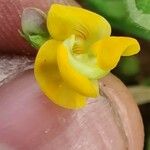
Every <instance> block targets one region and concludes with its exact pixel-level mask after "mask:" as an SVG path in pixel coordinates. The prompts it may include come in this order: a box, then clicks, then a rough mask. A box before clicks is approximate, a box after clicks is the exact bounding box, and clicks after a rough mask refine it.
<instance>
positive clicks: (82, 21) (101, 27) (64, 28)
mask: <svg viewBox="0 0 150 150" xmlns="http://www.w3.org/2000/svg"><path fill="white" fill-rule="evenodd" d="M47 27H48V30H49V32H50V35H51V36H52V37H53V38H54V39H57V40H65V39H66V38H68V37H70V36H71V35H72V34H75V35H76V36H77V37H79V38H81V39H84V40H88V41H89V42H91V41H96V40H98V39H101V38H102V37H107V36H109V35H110V33H111V27H110V25H109V23H108V22H107V20H106V19H105V18H103V17H102V16H100V15H98V14H95V13H94V12H90V11H88V10H85V9H82V8H79V7H73V6H65V5H59V4H53V5H52V6H51V8H50V10H49V12H48V18H47ZM89 42H87V43H88V44H89Z"/></svg>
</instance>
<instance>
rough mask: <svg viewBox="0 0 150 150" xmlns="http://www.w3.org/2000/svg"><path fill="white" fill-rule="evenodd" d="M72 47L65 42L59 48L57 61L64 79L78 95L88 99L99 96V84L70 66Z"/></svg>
mask: <svg viewBox="0 0 150 150" xmlns="http://www.w3.org/2000/svg"><path fill="white" fill-rule="evenodd" d="M67 42H68V41H67ZM70 46H71V45H70V43H66V41H65V42H63V43H62V44H61V45H60V46H59V48H58V52H57V61H58V67H59V70H60V74H61V76H62V78H63V79H64V81H65V82H66V83H67V84H68V85H69V86H70V87H71V88H73V89H74V90H75V91H77V92H78V93H80V94H82V95H84V96H87V97H96V96H98V95H99V88H98V83H97V82H96V81H91V80H89V79H88V78H87V77H86V76H84V75H82V74H81V73H80V72H79V71H77V70H76V69H75V68H74V67H73V66H72V65H71V64H70V61H69V53H68V51H69V49H70V48H71V47H72V46H71V47H70Z"/></svg>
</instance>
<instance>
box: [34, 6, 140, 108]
mask: <svg viewBox="0 0 150 150" xmlns="http://www.w3.org/2000/svg"><path fill="white" fill-rule="evenodd" d="M47 28H48V31H49V33H50V35H51V39H49V40H48V41H47V42H45V43H44V44H43V45H42V46H41V47H40V49H39V52H38V54H37V57H36V60H35V69H34V72H35V77H36V80H37V82H38V83H39V85H40V87H41V89H42V91H43V92H44V93H45V94H46V95H47V96H48V97H49V99H51V100H52V101H53V102H54V103H55V104H58V105H60V106H62V107H65V108H70V109H77V108H81V107H83V106H85V105H86V100H87V98H88V97H97V96H98V95H99V93H100V91H99V84H98V80H99V79H100V78H102V77H104V76H105V75H107V74H108V73H109V72H110V71H111V69H113V68H114V67H115V66H116V65H117V63H118V61H119V59H120V57H121V56H130V55H133V54H136V53H138V52H139V50H140V46H139V44H138V42H137V41H136V40H135V39H133V38H129V37H111V36H110V34H111V27H110V25H109V23H108V22H107V20H106V19H104V18H103V17H102V16H100V15H98V14H95V13H93V12H90V11H88V10H85V9H82V8H78V7H72V6H64V5H58V4H53V5H52V6H51V8H50V10H49V12H48V16H47Z"/></svg>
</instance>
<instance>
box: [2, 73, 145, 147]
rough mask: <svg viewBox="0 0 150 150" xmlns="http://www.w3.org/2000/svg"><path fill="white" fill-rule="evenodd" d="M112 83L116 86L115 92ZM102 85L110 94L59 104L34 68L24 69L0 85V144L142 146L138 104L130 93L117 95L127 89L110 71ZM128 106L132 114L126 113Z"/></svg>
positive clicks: (30, 145)
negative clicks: (80, 104)
mask: <svg viewBox="0 0 150 150" xmlns="http://www.w3.org/2000/svg"><path fill="white" fill-rule="evenodd" d="M107 78H108V79H107ZM110 80H111V81H110ZM110 82H111V83H110ZM116 82H117V84H116ZM112 83H114V84H116V87H115V89H116V88H117V87H118V86H119V88H120V89H118V88H117V89H118V90H117V94H116V93H114V92H116V91H113V90H115V89H114V87H113V85H112ZM101 87H102V88H104V87H105V91H104V90H103V89H102V90H103V93H104V94H105V95H107V96H108V97H109V94H110V95H111V96H110V98H111V100H110V99H109V98H104V97H101V98H98V99H99V100H90V101H89V104H88V105H87V107H85V108H83V109H81V110H76V111H75V110H68V109H63V108H61V107H59V106H56V105H55V104H53V103H52V102H51V101H49V100H48V99H47V98H46V97H45V96H44V94H43V93H42V92H41V91H40V89H39V87H38V86H37V83H36V81H35V79H34V76H33V71H32V70H30V71H26V72H25V73H23V74H22V75H21V76H19V77H18V78H16V79H15V80H13V81H11V82H9V83H7V84H5V85H3V86H2V87H1V88H0V146H1V145H5V146H7V147H10V148H12V149H15V150H20V149H21V150H27V149H28V150H47V149H50V150H60V148H61V150H74V149H75V150H88V149H92V150H99V149H106V150H107V149H108V150H109V149H111V150H113V149H114V150H125V149H129V150H133V149H136V150H142V147H143V126H142V122H141V117H140V114H139V111H138V109H137V106H136V105H135V104H134V102H130V101H132V98H131V97H130V96H126V97H124V96H123V97H120V96H121V95H122V94H121V93H122V92H124V94H128V92H127V91H126V88H125V86H124V85H123V84H122V83H121V82H120V81H119V80H118V79H116V78H115V77H114V76H112V75H110V76H107V77H106V78H105V79H104V80H103V81H102V82H101ZM106 88H108V89H106ZM109 91H113V93H111V92H109ZM118 93H120V94H118ZM114 97H115V98H114ZM120 98H121V99H120ZM126 98H127V99H126ZM116 99H117V100H118V102H117V101H116ZM120 101H121V102H120ZM126 101H128V102H126ZM113 104H115V106H113ZM130 104H131V105H130ZM127 108H128V110H129V114H130V113H131V114H136V115H135V118H132V117H130V116H129V114H128V113H126V111H127ZM120 110H122V112H121V111H120ZM124 117H125V118H124ZM123 118H124V119H123ZM131 119H132V120H131ZM136 124H138V126H137V125H136ZM132 130H134V132H132ZM135 131H136V132H137V133H135ZM130 132H132V133H133V134H136V136H135V135H133V134H132V133H131V134H130ZM129 140H131V141H132V142H130V141H129ZM135 144H138V146H137V145H135Z"/></svg>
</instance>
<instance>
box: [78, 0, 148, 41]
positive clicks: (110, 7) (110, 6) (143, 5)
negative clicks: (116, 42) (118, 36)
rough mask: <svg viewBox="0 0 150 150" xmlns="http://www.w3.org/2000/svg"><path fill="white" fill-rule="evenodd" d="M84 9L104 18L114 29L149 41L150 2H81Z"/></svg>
mask: <svg viewBox="0 0 150 150" xmlns="http://www.w3.org/2000/svg"><path fill="white" fill-rule="evenodd" d="M79 2H80V3H81V4H82V5H83V6H84V7H86V8H88V9H91V10H93V11H95V12H96V13H99V14H100V15H102V16H104V17H105V18H106V19H107V20H108V21H109V22H110V23H111V25H112V27H113V28H114V29H119V30H121V31H124V32H126V33H128V34H133V35H135V36H138V37H140V38H143V39H147V40H150V0H106V1H104V0H82V1H79Z"/></svg>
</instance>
